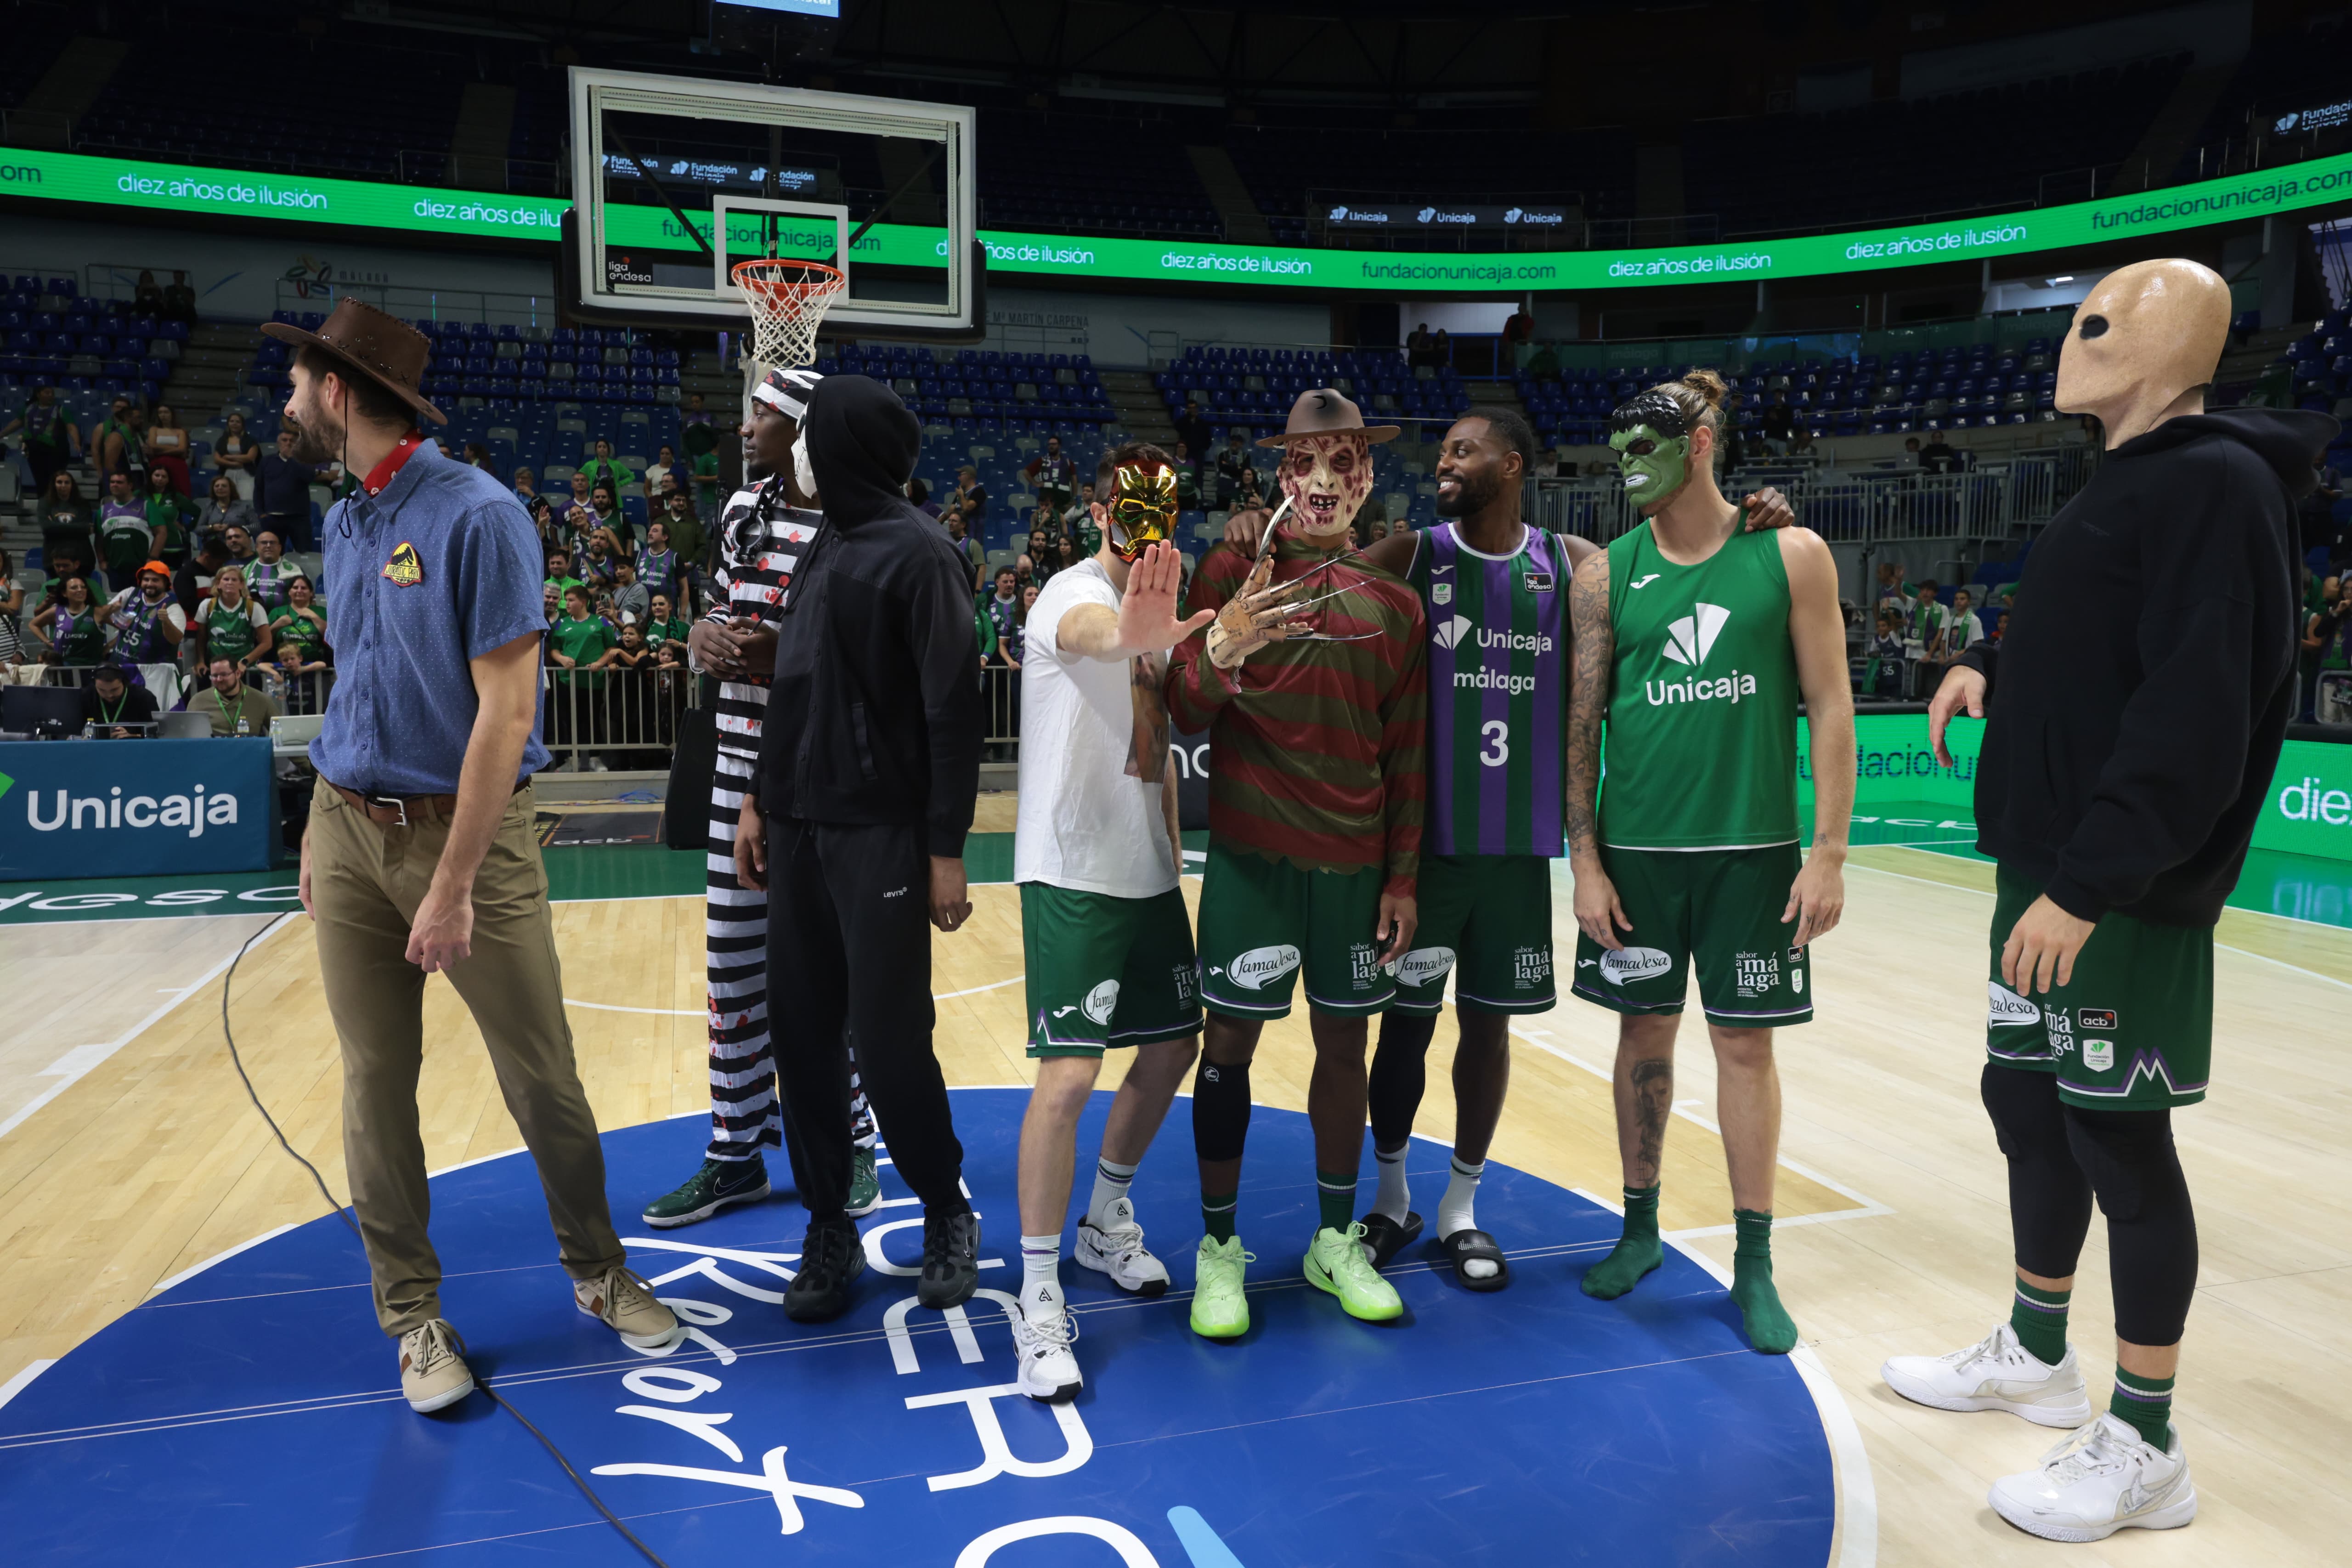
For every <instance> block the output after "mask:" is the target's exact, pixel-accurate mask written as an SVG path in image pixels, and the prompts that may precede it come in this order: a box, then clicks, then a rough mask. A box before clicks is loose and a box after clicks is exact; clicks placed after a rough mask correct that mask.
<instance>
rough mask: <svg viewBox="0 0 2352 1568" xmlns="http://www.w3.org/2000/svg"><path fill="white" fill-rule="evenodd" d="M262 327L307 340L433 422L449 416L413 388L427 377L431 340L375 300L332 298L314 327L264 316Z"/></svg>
mask: <svg viewBox="0 0 2352 1568" xmlns="http://www.w3.org/2000/svg"><path fill="white" fill-rule="evenodd" d="M261 330H262V331H263V333H264V334H266V335H267V336H269V337H273V338H276V339H277V340H278V342H281V343H308V344H310V346H311V347H312V348H317V349H324V350H325V351H326V352H327V353H331V354H332V355H334V356H335V358H336V359H337V360H338V361H339V362H341V364H343V365H347V366H349V367H350V368H351V369H352V370H353V371H356V372H357V373H358V374H362V375H364V376H366V377H367V378H368V379H369V380H370V381H373V382H374V383H375V384H377V385H379V386H382V387H383V388H385V389H386V390H387V391H390V392H392V393H394V394H395V395H398V396H399V397H400V398H401V400H402V401H404V403H406V404H407V405H409V406H410V407H411V408H414V409H415V410H416V412H418V413H419V414H422V415H424V416H425V417H426V418H427V419H430V420H432V421H433V423H435V424H436V425H446V424H447V423H449V416H447V415H446V414H444V413H442V412H441V411H440V410H439V409H438V408H436V407H434V406H433V405H432V404H430V403H428V402H426V401H425V395H424V394H423V393H421V392H419V391H417V390H416V388H417V384H419V383H420V382H422V381H423V380H424V379H425V366H426V365H427V364H428V363H431V362H432V359H433V343H432V340H431V339H429V338H427V337H426V336H425V334H424V333H423V332H420V331H417V330H416V329H415V327H412V326H410V325H409V324H408V323H407V322H406V321H402V320H401V319H400V318H399V317H397V316H390V315H386V314H385V313H384V312H383V311H382V310H377V309H376V308H375V307H374V306H373V305H369V304H364V303H362V302H361V301H360V300H353V299H350V298H348V297H347V298H345V299H343V300H341V301H339V302H338V303H337V304H336V306H335V311H334V314H332V315H331V316H329V317H328V318H327V319H326V321H325V322H324V323H322V324H321V325H320V328H319V330H318V331H315V332H306V331H303V330H302V329H301V328H299V327H289V326H288V325H287V324H286V323H285V322H283V321H264V322H263V323H262V325H261Z"/></svg>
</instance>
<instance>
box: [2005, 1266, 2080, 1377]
mask: <svg viewBox="0 0 2352 1568" xmlns="http://www.w3.org/2000/svg"><path fill="white" fill-rule="evenodd" d="M2071 1300H2074V1292H2073V1291H2072V1290H2044V1289H2040V1288H2039V1287H2038V1286H2033V1285H2028V1284H2027V1283H2026V1282H2025V1281H2024V1280H2022V1279H2021V1280H2019V1281H2018V1282H2017V1297H2016V1300H2014V1301H2012V1302H2011V1305H2010V1309H2009V1326H2010V1329H2011V1331H2013V1332H2014V1333H2015V1334H2016V1335H2017V1342H2018V1343H2019V1344H2021V1345H2023V1346H2024V1347H2025V1351H2026V1353H2027V1354H2028V1355H2031V1356H2032V1357H2033V1358H2034V1359H2035V1360H2036V1361H2039V1362H2041V1363H2043V1364H2044V1365H2047V1366H2056V1365H2057V1364H2058V1363H2060V1362H2062V1361H2064V1360H2065V1359H2066V1303H2067V1302H2069V1301H2071Z"/></svg>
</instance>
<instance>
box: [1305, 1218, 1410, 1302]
mask: <svg viewBox="0 0 2352 1568" xmlns="http://www.w3.org/2000/svg"><path fill="white" fill-rule="evenodd" d="M1363 1240H1364V1226H1363V1223H1362V1222H1361V1221H1358V1222H1357V1223H1356V1224H1354V1225H1351V1226H1349V1227H1348V1228H1347V1229H1346V1230H1344V1231H1340V1230H1334V1229H1332V1228H1331V1227H1330V1226H1328V1225H1327V1226H1324V1227H1323V1228H1322V1229H1321V1230H1318V1231H1317V1232H1316V1233H1315V1240H1314V1242H1313V1244H1312V1245H1310V1246H1309V1247H1307V1283H1308V1284H1309V1285H1312V1286H1314V1287H1315V1288H1316V1289H1318V1290H1328V1291H1330V1292H1331V1294H1333V1295H1334V1296H1337V1297H1339V1305H1341V1306H1342V1307H1345V1308H1346V1309H1347V1310H1348V1316H1349V1317H1351V1318H1361V1319H1362V1320H1363V1321H1366V1322H1368V1323H1385V1322H1387V1321H1389V1320H1390V1319H1391V1318H1400V1317H1402V1316H1403V1315H1404V1302H1403V1301H1402V1300H1399V1299H1398V1297H1397V1293H1396V1287H1395V1286H1393V1285H1391V1284H1390V1283H1389V1282H1388V1281H1387V1280H1385V1279H1381V1277H1380V1276H1379V1275H1378V1274H1377V1273H1375V1272H1373V1269H1372V1260H1371V1259H1370V1258H1367V1257H1365V1256H1364V1248H1363Z"/></svg>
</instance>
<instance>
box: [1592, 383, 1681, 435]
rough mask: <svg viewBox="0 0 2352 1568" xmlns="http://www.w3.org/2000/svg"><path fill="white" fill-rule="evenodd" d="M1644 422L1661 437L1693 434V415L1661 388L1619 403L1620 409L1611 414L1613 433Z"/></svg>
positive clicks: (1621, 431) (1610, 427) (1610, 425)
mask: <svg viewBox="0 0 2352 1568" xmlns="http://www.w3.org/2000/svg"><path fill="white" fill-rule="evenodd" d="M1641 425H1647V426H1649V427H1650V428H1651V429H1653V430H1655V431H1656V432H1658V434H1660V435H1661V436H1668V437H1672V436H1687V435H1689V434H1690V416H1688V415H1686V414H1685V413H1684V412H1683V405H1681V404H1679V403H1676V402H1675V400H1674V398H1673V397H1671V396H1670V395H1667V394H1666V393H1664V391H1661V390H1660V389H1658V388H1657V387H1652V388H1651V389H1650V390H1649V391H1647V392H1644V393H1643V394H1642V395H1639V396H1638V397H1634V398H1631V399H1629V400H1628V401H1626V402H1623V403H1621V404H1619V405H1617V411H1616V412H1615V413H1614V414H1612V415H1611V416H1609V430H1610V433H1611V434H1612V435H1622V433H1624V432H1625V431H1628V430H1631V429H1633V428H1634V427H1635V426H1641Z"/></svg>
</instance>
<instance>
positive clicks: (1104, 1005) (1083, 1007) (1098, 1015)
mask: <svg viewBox="0 0 2352 1568" xmlns="http://www.w3.org/2000/svg"><path fill="white" fill-rule="evenodd" d="M1078 1006H1079V1010H1080V1011H1081V1012H1083V1013H1085V1014H1086V1016H1087V1017H1088V1018H1089V1019H1091V1020H1093V1021H1094V1022H1095V1023H1097V1024H1108V1023H1109V1022H1110V1016H1111V1015H1112V1014H1113V1013H1115V1012H1117V1011H1118V981H1116V980H1106V981H1104V982H1103V983H1102V984H1099V985H1097V986H1096V987H1095V988H1094V989H1093V990H1091V991H1089V992H1087V999H1086V1000H1085V1001H1084V1002H1082V1003H1080V1004H1079V1005H1078Z"/></svg>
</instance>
